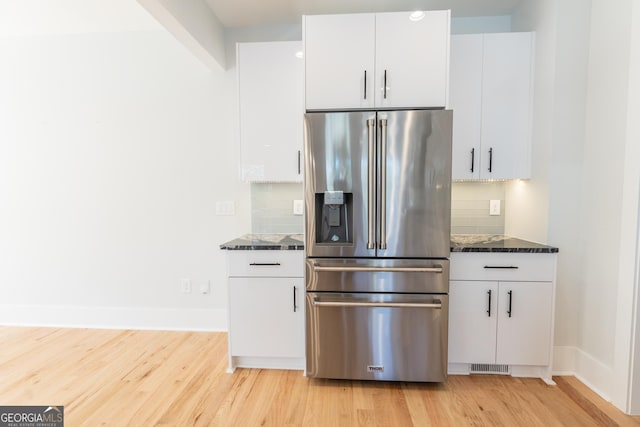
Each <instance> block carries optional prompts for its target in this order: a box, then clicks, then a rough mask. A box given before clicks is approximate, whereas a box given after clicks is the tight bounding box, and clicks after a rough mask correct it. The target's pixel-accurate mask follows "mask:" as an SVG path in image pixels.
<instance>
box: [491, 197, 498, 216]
mask: <svg viewBox="0 0 640 427" xmlns="http://www.w3.org/2000/svg"><path fill="white" fill-rule="evenodd" d="M489 215H500V200H489Z"/></svg>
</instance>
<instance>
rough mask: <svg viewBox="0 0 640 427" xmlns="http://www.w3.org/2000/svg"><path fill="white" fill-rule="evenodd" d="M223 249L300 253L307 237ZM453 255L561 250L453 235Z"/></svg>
mask: <svg viewBox="0 0 640 427" xmlns="http://www.w3.org/2000/svg"><path fill="white" fill-rule="evenodd" d="M220 249H226V250H236V251H238V250H242V251H250V250H254V251H261V250H284V251H294V250H295V251H301V250H304V236H303V235H302V234H245V235H243V236H241V237H239V238H237V239H233V240H231V241H229V242H226V243H223V244H222V245H220ZM451 252H515V253H557V252H558V248H555V247H553V246H547V245H543V244H540V243H535V242H530V241H528V240H523V239H518V238H516V237H510V236H503V235H488V234H452V235H451Z"/></svg>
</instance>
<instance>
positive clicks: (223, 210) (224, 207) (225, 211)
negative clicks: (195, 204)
mask: <svg viewBox="0 0 640 427" xmlns="http://www.w3.org/2000/svg"><path fill="white" fill-rule="evenodd" d="M235 214H236V204H235V202H234V201H233V200H223V201H220V202H216V215H235Z"/></svg>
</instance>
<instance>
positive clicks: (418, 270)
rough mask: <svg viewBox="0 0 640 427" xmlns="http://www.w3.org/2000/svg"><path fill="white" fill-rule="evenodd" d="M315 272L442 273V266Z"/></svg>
mask: <svg viewBox="0 0 640 427" xmlns="http://www.w3.org/2000/svg"><path fill="white" fill-rule="evenodd" d="M313 269H314V271H331V272H337V273H360V272H362V273H370V272H374V273H376V272H377V273H442V271H443V269H442V266H436V267H338V266H331V267H328V266H327V267H322V266H314V267H313Z"/></svg>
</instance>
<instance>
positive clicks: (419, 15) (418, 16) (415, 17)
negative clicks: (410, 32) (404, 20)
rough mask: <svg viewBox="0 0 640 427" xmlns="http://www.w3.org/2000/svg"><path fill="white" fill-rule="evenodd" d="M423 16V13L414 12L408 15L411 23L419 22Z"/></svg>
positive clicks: (420, 11)
mask: <svg viewBox="0 0 640 427" xmlns="http://www.w3.org/2000/svg"><path fill="white" fill-rule="evenodd" d="M424 15H425V13H424V11H422V10H416V11H415V12H413V13H412V14H411V15H409V19H410V20H412V21H419V20H421V19H422V18H424Z"/></svg>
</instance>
